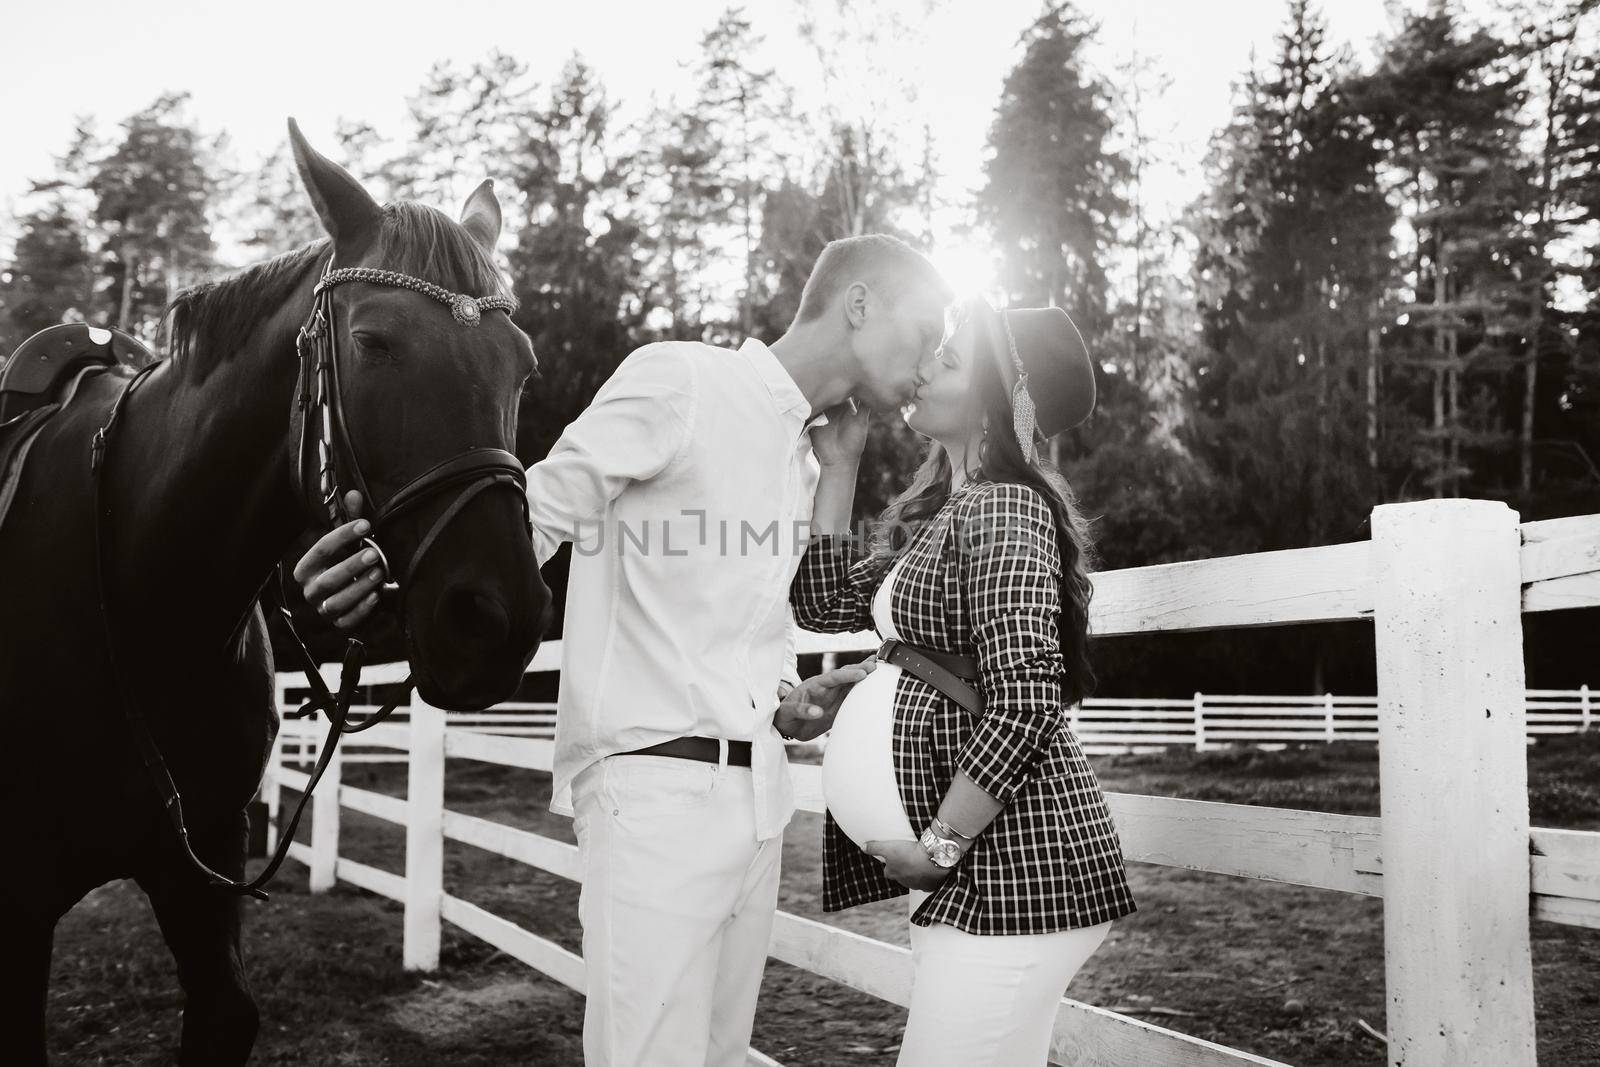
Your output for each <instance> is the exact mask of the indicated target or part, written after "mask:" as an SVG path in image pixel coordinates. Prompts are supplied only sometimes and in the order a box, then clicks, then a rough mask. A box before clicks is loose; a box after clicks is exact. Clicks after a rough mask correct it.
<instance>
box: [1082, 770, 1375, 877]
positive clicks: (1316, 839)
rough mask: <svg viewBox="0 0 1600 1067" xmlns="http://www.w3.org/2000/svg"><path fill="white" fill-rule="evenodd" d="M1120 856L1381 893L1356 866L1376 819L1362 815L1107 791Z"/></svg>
mask: <svg viewBox="0 0 1600 1067" xmlns="http://www.w3.org/2000/svg"><path fill="white" fill-rule="evenodd" d="M1106 803H1107V805H1108V806H1109V807H1110V808H1111V815H1112V818H1113V820H1114V821H1115V822H1116V826H1117V834H1118V836H1119V837H1120V838H1121V840H1122V852H1123V856H1124V858H1126V859H1129V860H1134V861H1137V862H1140V863H1154V864H1160V865H1161V866H1166V867H1181V868H1184V869H1185V870H1191V871H1209V872H1211V873H1213V874H1227V875H1233V876H1235V877H1240V878H1260V879H1264V880H1266V881H1272V882H1288V883H1290V884H1293V885H1304V886H1312V887H1315V888H1318V889H1333V890H1338V891H1339V892H1343V893H1360V894H1363V895H1366V896H1379V895H1381V894H1382V880H1381V878H1380V877H1379V876H1378V875H1376V874H1374V873H1371V872H1369V871H1364V870H1362V869H1361V866H1360V864H1359V863H1358V862H1357V861H1358V857H1359V856H1360V855H1361V851H1360V850H1361V849H1362V848H1365V847H1368V846H1369V845H1370V846H1371V847H1376V842H1377V841H1378V839H1379V826H1380V823H1379V820H1377V819H1375V818H1372V817H1371V816H1363V815H1334V814H1330V813H1328V812H1320V811H1297V810H1294V809H1291V808H1268V807H1259V806H1256V805H1253V804H1223V803H1218V802H1216V801H1209V800H1184V799H1181V798H1178V797H1150V796H1139V795H1136V794H1132V793H1107V794H1106Z"/></svg>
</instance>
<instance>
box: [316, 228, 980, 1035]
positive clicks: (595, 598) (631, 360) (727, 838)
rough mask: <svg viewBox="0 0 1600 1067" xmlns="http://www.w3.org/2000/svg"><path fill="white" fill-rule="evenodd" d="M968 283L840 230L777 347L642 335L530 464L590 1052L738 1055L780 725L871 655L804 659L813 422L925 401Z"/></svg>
mask: <svg viewBox="0 0 1600 1067" xmlns="http://www.w3.org/2000/svg"><path fill="white" fill-rule="evenodd" d="M949 298H950V292H949V289H948V287H947V286H946V284H945V283H944V281H943V279H941V278H940V277H939V275H938V273H937V272H936V271H935V270H934V268H933V266H932V265H931V264H930V263H929V262H928V261H927V260H926V259H925V258H924V257H922V256H921V255H920V254H919V253H917V252H916V251H915V250H913V249H912V248H911V247H910V246H908V245H906V244H905V243H904V242H902V241H899V240H897V239H895V238H893V237H888V236H885V235H881V234H872V235H867V236H863V237H854V238H846V239H844V240H840V241H835V242H833V243H832V244H830V245H828V247H827V248H826V249H824V250H823V253H822V255H821V256H820V257H819V258H818V260H817V263H816V266H815V268H814V269H813V270H812V273H811V277H810V279H809V280H808V281H807V283H806V287H805V290H804V293H803V295H802V297H801V302H800V309H799V311H798V312H797V314H796V315H795V319H794V322H793V323H792V324H791V325H790V327H789V329H788V331H787V332H786V333H785V334H784V335H783V337H781V338H779V339H778V340H777V341H775V342H773V344H772V345H771V346H770V347H769V346H767V345H764V344H762V343H761V342H760V341H757V340H754V339H751V340H747V341H745V343H744V344H743V345H742V346H741V347H740V348H739V349H738V350H737V351H733V350H728V349H721V348H715V347H713V346H710V345H705V344H699V343H694V342H677V341H668V342H662V343H658V344H652V345H646V346H645V347H644V348H641V349H639V350H638V351H636V352H634V353H633V354H632V355H630V356H629V357H628V358H627V359H626V360H625V361H624V362H623V363H622V365H621V366H620V367H619V368H618V369H617V372H616V373H615V374H614V375H613V376H612V377H611V379H610V380H609V381H608V382H607V383H606V384H605V385H604V386H603V387H602V388H601V390H600V391H599V393H598V394H596V396H595V398H594V401H593V403H592V404H591V405H590V406H589V408H588V409H587V410H586V411H585V412H584V413H583V414H582V415H580V416H579V417H578V418H577V419H576V420H575V421H574V422H573V423H572V424H571V425H570V426H568V427H567V429H566V431H565V433H563V434H562V436H561V439H560V440H559V441H557V442H556V445H555V447H554V448H553V449H552V450H551V452H550V455H549V457H548V458H547V459H545V460H543V461H542V462H540V463H537V464H535V465H534V466H533V467H531V468H530V469H529V471H528V498H529V502H530V505H531V507H532V515H533V527H534V531H533V535H534V546H535V550H536V552H537V554H538V556H539V559H540V562H541V563H543V562H544V561H546V560H548V559H549V557H550V556H551V555H552V554H553V553H554V552H555V550H556V549H557V547H559V545H560V544H561V543H562V542H564V541H571V542H573V561H572V571H571V578H570V589H569V593H568V597H567V611H566V620H565V628H564V641H563V644H564V662H563V665H562V679H561V693H560V701H559V706H558V713H557V724H556V745H555V781H554V799H553V800H552V803H551V808H552V810H555V811H558V812H563V813H569V814H573V815H574V826H575V829H576V832H577V835H578V845H579V849H580V851H581V854H582V864H583V890H582V895H581V897H580V901H579V907H578V911H579V917H580V919H581V921H582V923H583V956H584V961H585V974H586V977H585V985H586V996H587V1001H586V1005H585V1013H584V1058H585V1060H586V1062H587V1063H588V1064H589V1065H590V1067H602V1065H605V1067H634V1065H645V1067H662V1065H678V1064H682V1065H685V1067H688V1065H694V1067H700V1065H717V1067H721V1065H733V1064H742V1063H743V1062H744V1061H745V1056H746V1049H747V1047H748V1045H749V1041H750V1031H751V1026H752V1021H753V1018H754V1015H755V1006H756V998H757V995H758V993H759V991H760V986H761V975H762V971H763V969H764V967H765V965H766V956H767V948H768V941H769V938H770V935H771V930H772V916H773V912H774V911H775V909H776V905H777V893H778V869H779V859H780V853H781V851H782V834H783V828H784V827H785V826H786V825H787V823H788V821H789V818H790V816H791V815H792V814H793V812H794V798H793V789H792V786H791V784H790V780H789V772H788V763H787V758H786V754H785V751H784V747H783V742H782V740H781V739H780V737H779V731H780V730H781V731H782V732H783V733H784V734H785V735H787V736H790V737H810V736H814V735H815V734H816V733H818V732H820V729H821V725H820V724H821V722H822V721H824V720H823V716H824V714H825V713H826V712H829V711H831V710H834V709H835V708H836V707H837V704H838V703H839V701H840V699H841V698H842V696H843V694H844V693H845V691H846V690H847V689H848V687H849V685H850V684H853V683H854V682H855V681H858V680H860V678H862V677H864V675H865V671H864V669H862V668H859V667H851V668H843V669H841V670H839V671H834V672H830V673H829V674H826V675H822V676H819V677H817V678H813V679H810V680H809V681H807V682H806V683H804V684H799V683H798V679H797V678H796V677H794V670H793V653H792V645H791V644H790V636H791V633H792V627H791V625H790V621H789V614H788V607H787V601H788V590H789V584H790V581H791V579H792V578H793V577H794V573H795V570H796V567H797V565H798V561H799V555H800V554H801V551H802V550H803V548H804V543H805V540H806V531H807V529H808V526H809V521H810V516H811V508H812V494H813V491H814V490H815V488H816V484H817V478H818V464H817V460H816V458H815V456H814V455H813V453H812V447H811V439H810V430H811V428H812V427H814V426H817V425H821V424H822V423H823V422H825V421H826V420H827V419H828V418H832V419H834V420H836V421H837V422H838V423H840V424H839V425H836V426H835V427H834V430H833V432H834V433H835V434H839V435H843V434H847V433H865V420H866V418H867V416H868V409H879V410H885V409H894V408H897V407H899V406H901V405H903V404H905V403H906V402H908V401H909V400H910V399H911V398H912V396H913V395H914V394H915V392H916V388H917V385H918V384H919V381H920V377H921V374H922V372H923V370H924V368H925V367H926V365H927V364H928V361H929V360H930V359H931V356H932V354H933V351H934V348H935V347H936V345H937V344H938V342H939V338H940V335H941V333H942V330H943V325H944V320H943V309H944V305H945V304H946V303H947V302H948V300H949ZM825 412H826V413H827V414H826V415H824V413H825ZM359 526H360V524H359V522H358V523H350V524H347V525H346V526H344V527H341V528H339V529H337V530H335V531H333V532H332V533H330V534H328V535H327V536H325V537H324V538H323V539H322V540H321V541H319V542H318V543H317V545H316V546H314V547H313V548H312V549H311V551H310V552H308V553H307V554H306V557H305V558H304V559H302V560H301V562H300V565H299V566H297V567H296V568H295V575H296V580H298V581H300V582H301V583H302V585H303V586H304V589H305V593H306V599H307V601H308V602H310V603H311V604H313V605H316V606H317V609H318V610H319V611H320V612H321V613H322V614H323V615H325V616H327V617H330V618H333V619H335V620H336V621H337V623H338V625H339V626H341V627H343V628H350V627H353V626H355V625H358V624H359V623H360V622H361V620H362V619H363V618H365V617H366V615H367V614H368V613H369V612H370V611H371V610H372V608H373V607H374V606H375V604H376V601H377V597H376V586H377V584H378V582H379V581H380V580H381V576H380V575H379V574H378V573H377V572H376V571H374V570H371V569H369V568H370V567H371V564H372V563H373V562H374V561H373V560H369V559H365V558H364V556H362V555H357V556H353V557H350V558H348V559H347V558H346V556H347V555H348V554H349V553H350V552H351V551H352V550H353V549H354V548H355V547H356V546H357V543H358V541H359V538H360V536H361V533H362V530H361V529H360V528H359ZM786 669H787V673H788V674H789V677H788V678H784V677H783V676H784V674H785V673H786ZM790 689H792V691H789V690H790ZM775 692H776V693H777V694H778V696H779V697H780V698H782V703H781V705H780V706H779V707H778V708H777V709H776V712H775V711H774V706H773V705H774V693H775Z"/></svg>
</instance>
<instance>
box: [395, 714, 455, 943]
mask: <svg viewBox="0 0 1600 1067" xmlns="http://www.w3.org/2000/svg"><path fill="white" fill-rule="evenodd" d="M410 732H411V761H410V764H409V768H408V771H407V779H406V877H405V890H406V895H405V902H406V917H405V938H404V941H403V944H402V946H401V957H402V960H403V962H404V965H405V969H406V970H408V971H423V972H432V971H436V970H438V969H439V938H440V929H439V901H440V900H441V899H442V898H443V896H444V828H443V818H444V732H445V731H444V712H443V711H441V710H440V709H438V708H433V707H429V706H428V705H427V704H424V703H420V702H419V703H418V704H416V705H414V706H413V707H412V709H411V731H410Z"/></svg>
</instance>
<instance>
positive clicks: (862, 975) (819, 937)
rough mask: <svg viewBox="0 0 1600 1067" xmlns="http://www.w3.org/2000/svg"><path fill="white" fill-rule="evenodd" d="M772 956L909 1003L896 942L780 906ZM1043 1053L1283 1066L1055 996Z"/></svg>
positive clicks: (1208, 1065) (904, 959) (902, 954)
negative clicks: (1048, 1040)
mask: <svg viewBox="0 0 1600 1067" xmlns="http://www.w3.org/2000/svg"><path fill="white" fill-rule="evenodd" d="M772 955H773V957H774V958H775V959H779V960H782V961H783V962H785V963H788V964H792V965H793V966H796V967H799V968H802V969H803V970H807V971H810V972H811V973H813V974H819V975H822V976H823V977H825V978H831V979H833V980H834V981H836V982H840V983H842V984H844V985H847V986H850V987H851V988H852V989H859V990H861V991H862V992H863V993H867V994H870V995H872V996H875V997H877V998H878V999H880V1000H886V1001H888V1002H889V1003H891V1004H898V1005H900V1006H901V1007H907V1006H909V1005H910V1003H911V979H912V962H911V953H910V952H909V951H908V950H907V949H904V948H901V947H899V946H898V945H890V944H887V943H885V942H882V941H876V940H874V939H872V938H869V937H863V936H862V935H860V934H857V933H854V932H852V931H850V930H842V929H840V928H838V927H836V926H829V925H828V924H826V923H821V922H817V921H816V920H815V919H806V918H802V917H800V916H798V915H791V914H789V913H788V912H783V911H780V912H778V914H777V916H776V917H775V921H774V923H773V930H772ZM1050 1051H1051V1060H1052V1062H1055V1063H1084V1064H1102V1063H1103V1064H1122V1063H1129V1064H1132V1063H1136V1064H1139V1065H1140V1067H1225V1065H1226V1067H1233V1065H1237V1064H1257V1065H1271V1067H1283V1065H1282V1064H1279V1063H1278V1062H1277V1061H1276V1060H1269V1059H1264V1058H1262V1057H1260V1056H1254V1055H1251V1054H1250V1053H1248V1052H1241V1051H1239V1050H1237V1049H1231V1048H1227V1047H1225V1046H1223V1045H1217V1044H1214V1043H1212V1042H1210V1041H1203V1040H1201V1039H1200V1038H1195V1037H1189V1036H1188V1035H1186V1034H1180V1033H1177V1032H1175V1031H1172V1030H1167V1029H1165V1028H1163V1027H1160V1026H1153V1025H1151V1024H1149V1023H1145V1022H1141V1021H1140V1020H1138V1019H1134V1018H1131V1017H1129V1016H1126V1015H1118V1014H1116V1013H1115V1012H1109V1011H1106V1010H1105V1009H1103V1008H1095V1007H1091V1006H1090V1005H1087V1004H1082V1003H1080V1002H1078V1001H1075V1000H1070V999H1066V1000H1063V1001H1062V1002H1061V1008H1060V1009H1059V1011H1058V1014H1057V1016H1056V1026H1055V1034H1054V1036H1053V1038H1052V1041H1051V1049H1050Z"/></svg>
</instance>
